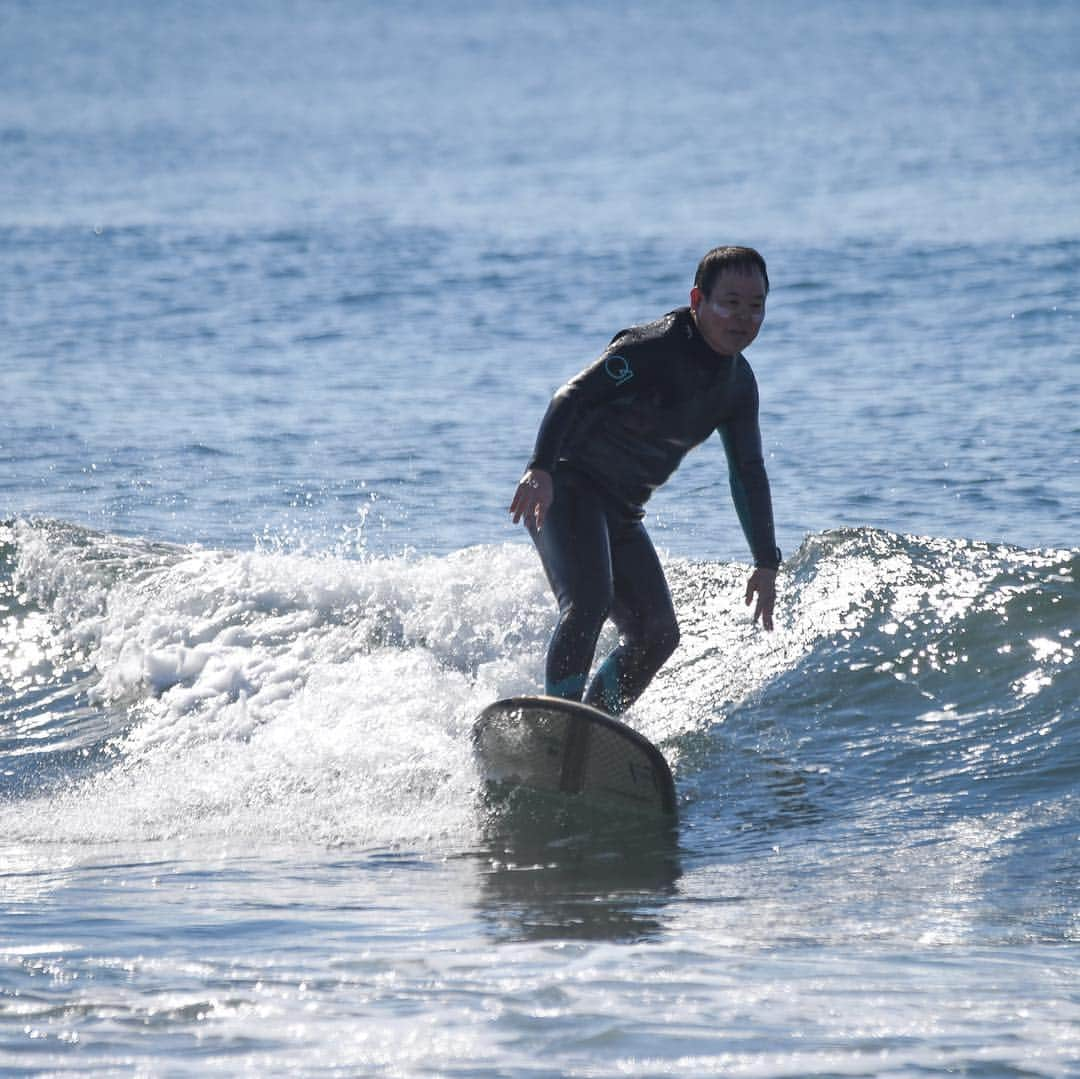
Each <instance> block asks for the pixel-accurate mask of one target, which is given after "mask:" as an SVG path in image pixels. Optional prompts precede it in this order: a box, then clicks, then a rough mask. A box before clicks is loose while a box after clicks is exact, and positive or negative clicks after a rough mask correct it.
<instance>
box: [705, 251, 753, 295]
mask: <svg viewBox="0 0 1080 1079" xmlns="http://www.w3.org/2000/svg"><path fill="white" fill-rule="evenodd" d="M725 270H738V271H739V272H741V273H752V272H753V271H754V270H759V271H760V272H761V279H762V281H764V282H765V294H766V295H768V293H769V271H768V270H766V269H765V260H764V259H763V258H762V257H761V255H759V254H758V253H757V252H756V251H755V250H754V249H753V248H752V247H714V248H713V249H712V250H711V251H710V252H709V253H708V254H707V255H705V257H704V258H703V259H702V260H701V261H700V262H699V263H698V268H697V273H696V274H695V275H694V287H695V288H699V289H701V291H702V293H703V294H704V295H705V296H708V295H710V294H711V293H712V288H713V285H715V284H716V279H717V278H718V277H719V276H720V275H721V274H722V273H723V272H724V271H725Z"/></svg>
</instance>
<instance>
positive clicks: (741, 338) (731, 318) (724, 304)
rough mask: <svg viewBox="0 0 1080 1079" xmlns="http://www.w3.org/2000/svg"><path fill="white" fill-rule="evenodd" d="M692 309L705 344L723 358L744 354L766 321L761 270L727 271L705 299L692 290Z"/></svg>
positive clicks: (763, 282)
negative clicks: (743, 351) (737, 353)
mask: <svg viewBox="0 0 1080 1079" xmlns="http://www.w3.org/2000/svg"><path fill="white" fill-rule="evenodd" d="M690 309H691V310H692V311H693V312H694V319H695V320H696V321H697V326H698V330H699V331H700V332H701V336H702V337H704V338H705V343H706V344H707V345H708V346H709V348H711V349H712V350H713V351H714V352H719V353H720V355H721V356H734V355H735V353H736V352H742V350H743V349H744V348H746V347H747V346H748V345H749V344H750V342H751V341H753V340H754V338H755V337H757V335H758V330H760V329H761V323H762V322H763V321H764V319H765V281H764V279H763V278H762V276H761V272H760V271H759V270H725V271H724V272H723V273H721V274H720V275H719V277H717V279H716V281H715V282H713V287H712V292H711V293H710V294H709V295H708V296H705V295H704V293H703V292H702V291H701V289H699V288H696V287H695V288H692V289H691V290H690Z"/></svg>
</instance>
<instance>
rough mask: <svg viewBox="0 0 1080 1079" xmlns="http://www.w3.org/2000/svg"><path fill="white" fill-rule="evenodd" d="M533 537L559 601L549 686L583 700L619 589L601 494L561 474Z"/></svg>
mask: <svg viewBox="0 0 1080 1079" xmlns="http://www.w3.org/2000/svg"><path fill="white" fill-rule="evenodd" d="M533 541H534V542H535V544H536V547H537V550H538V551H539V552H540V559H541V561H542V562H543V564H544V572H545V573H546V574H547V578H548V582H549V583H550V584H551V589H552V591H553V592H554V593H555V599H556V600H557V601H558V604H559V621H558V623H557V625H556V626H555V632H554V634H553V635H552V638H551V643H550V644H549V645H548V653H547V666H546V669H545V678H544V689H545V692H546V693H548V694H550V695H551V696H554V697H565V698H568V699H570V700H574V701H580V700H581V696H582V693H583V692H584V691H585V682H586V680H587V679H588V676H589V668H590V667H591V666H592V661H593V655H594V653H595V652H596V640H597V638H598V637H599V636H600V630H601V628H602V627H603V625H604V621H605V619H606V618H607V616H608V612H609V611H610V610H611V603H612V597H613V594H614V585H613V580H612V569H611V544H610V539H609V536H608V522H607V518H606V516H605V513H604V508H603V506H602V504H601V501H600V499H599V498H598V497H596V496H595V494H594V492H593V491H592V490H591V489H590V487H589V486H588V485H586V484H584V483H581V482H579V481H576V480H573V479H570V478H568V477H565V476H560V475H558V474H556V477H555V501H554V502H553V503H552V505H551V508H550V509H549V510H548V514H547V517H546V518H545V520H544V527H543V528H542V529H541V530H540V532H539V533H534V534H533Z"/></svg>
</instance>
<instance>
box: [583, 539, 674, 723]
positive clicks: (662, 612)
mask: <svg viewBox="0 0 1080 1079" xmlns="http://www.w3.org/2000/svg"><path fill="white" fill-rule="evenodd" d="M611 559H612V567H613V578H614V580H613V584H614V601H613V604H612V609H611V614H612V618H613V619H614V621H615V624H616V626H618V628H619V644H618V647H617V648H616V649H615V650H614V651H613V652H612V653H611V655H609V656H608V657H607V658H606V659H605V660H604V662H603V663H602V664H601V665H600V668H599V670H598V671H597V672H596V676H595V677H594V678H593V680H592V684H591V685H590V686H589V692H588V693H587V694H586V697H585V701H586V703H587V704H591V705H593V706H594V707H596V708H601V709H603V710H604V711H605V712H607V713H608V714H609V715H618V714H619V713H620V712H624V711H625V710H626V709H627V708H629V707H630V705H631V704H633V703H634V701H636V700H637V699H638V697H640V696H641V694H642V693H644V692H645V688H646V687H647V686H648V684H649V683H650V682H651V681H652V680H653V678H654V677H655V675H656V672H657V671H658V670H659V669H660V668H661V667H662V666H663V665H664V663H665V662H666V661H667V659H668V658H669V657H670V656H671V653H672V652H674V651H675V648H676V646H677V645H678V643H679V625H678V622H677V621H676V618H675V608H674V605H673V604H672V602H671V592H670V591H669V590H668V585H667V580H666V578H665V577H664V571H663V568H662V567H661V565H660V559H659V558H658V557H657V554H656V549H655V548H654V547H653V545H652V541H651V540H650V539H649V536H648V533H647V532H646V531H645V528H644V526H643V525H642V524H641V523H640V522H636V523H635V524H634V525H633V526H632V527H630V528H629V529H627V530H626V531H625V532H622V533H621V534H619V535H618V536H617V537H616V538H615V539H614V540H613V541H612V545H611Z"/></svg>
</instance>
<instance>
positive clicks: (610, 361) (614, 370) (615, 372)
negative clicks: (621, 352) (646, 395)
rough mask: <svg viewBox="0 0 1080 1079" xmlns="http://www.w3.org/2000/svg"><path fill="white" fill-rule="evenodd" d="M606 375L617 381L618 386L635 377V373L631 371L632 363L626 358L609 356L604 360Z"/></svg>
mask: <svg viewBox="0 0 1080 1079" xmlns="http://www.w3.org/2000/svg"><path fill="white" fill-rule="evenodd" d="M604 373H605V374H606V375H607V376H608V378H611V379H614V380H615V385H616V386H621V385H622V384H623V383H624V382H629V381H630V379H632V378H633V377H634V372H633V371H631V370H630V361H629V360H628V359H627V358H626V357H625V356H608V358H607V359H606V360H604Z"/></svg>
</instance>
